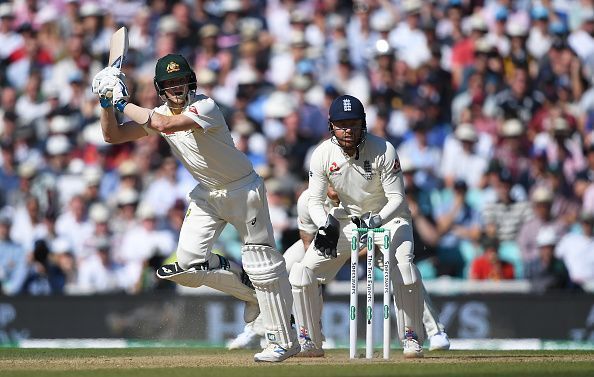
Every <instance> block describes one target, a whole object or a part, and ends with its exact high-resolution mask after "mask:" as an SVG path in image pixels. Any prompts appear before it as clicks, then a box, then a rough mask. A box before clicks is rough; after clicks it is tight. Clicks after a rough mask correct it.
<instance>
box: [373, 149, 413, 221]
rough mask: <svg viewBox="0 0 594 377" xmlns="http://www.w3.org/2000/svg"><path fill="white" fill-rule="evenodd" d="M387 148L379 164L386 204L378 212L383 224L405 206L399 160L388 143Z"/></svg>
mask: <svg viewBox="0 0 594 377" xmlns="http://www.w3.org/2000/svg"><path fill="white" fill-rule="evenodd" d="M386 144H387V148H386V152H385V154H384V156H383V161H380V162H381V169H382V171H381V183H382V187H383V189H384V193H385V195H386V198H387V199H388V203H386V205H385V206H384V208H382V209H381V210H380V212H379V216H380V218H381V219H382V221H383V222H386V220H390V219H392V218H394V216H395V215H396V214H397V213H399V212H401V211H403V210H404V208H405V207H406V206H407V203H406V200H405V197H404V179H403V177H402V169H401V168H400V160H399V158H398V155H397V154H396V150H395V149H394V147H393V146H392V144H390V143H389V142H386Z"/></svg>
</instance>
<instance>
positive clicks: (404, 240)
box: [289, 209, 424, 348]
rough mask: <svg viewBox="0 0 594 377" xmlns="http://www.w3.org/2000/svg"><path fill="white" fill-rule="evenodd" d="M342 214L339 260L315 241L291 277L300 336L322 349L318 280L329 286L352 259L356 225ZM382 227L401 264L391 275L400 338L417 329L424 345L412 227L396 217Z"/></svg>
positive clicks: (339, 214) (296, 264)
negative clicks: (323, 251) (318, 247)
mask: <svg viewBox="0 0 594 377" xmlns="http://www.w3.org/2000/svg"><path fill="white" fill-rule="evenodd" d="M341 211H344V210H342V209H339V210H337V211H335V212H334V216H335V217H336V218H337V219H338V220H339V222H340V228H341V234H340V238H339V240H338V248H337V257H336V258H330V257H326V256H321V255H319V254H318V252H317V251H316V250H315V247H314V242H312V244H311V245H310V247H309V249H308V250H307V252H306V253H305V256H304V257H303V259H302V260H301V262H296V263H294V264H293V266H292V268H291V273H290V275H289V280H290V282H291V286H292V290H293V302H294V310H293V311H294V314H295V321H296V323H297V326H298V332H299V336H300V337H302V338H309V339H311V341H312V342H313V343H314V344H315V345H316V347H318V348H321V347H322V339H323V338H322V334H321V328H320V317H321V314H322V313H321V311H322V298H321V296H320V295H319V286H318V280H319V279H322V280H323V281H325V282H326V283H327V282H329V281H331V280H332V279H334V277H335V276H336V274H337V273H338V270H339V269H340V268H341V267H342V266H344V264H345V262H346V261H347V260H349V259H350V250H351V249H350V242H351V236H352V230H353V229H354V228H355V225H354V224H353V223H352V222H351V220H350V218H349V217H348V216H347V215H346V214H344V213H341ZM382 228H384V229H389V230H390V232H391V236H392V240H391V244H390V253H391V255H392V260H394V256H395V260H396V262H397V263H395V264H392V268H391V270H390V274H391V280H392V287H393V293H394V301H395V303H396V312H397V316H396V320H397V324H398V337H399V339H400V340H402V339H404V338H405V334H406V333H407V331H409V330H413V331H415V332H416V334H417V336H418V340H419V343H420V344H422V343H423V340H424V331H423V309H424V305H423V286H422V281H421V274H420V272H419V270H418V269H417V267H416V266H415V265H414V264H413V257H414V255H413V233H412V226H411V224H410V223H409V222H408V221H407V220H406V219H402V218H395V219H393V220H391V221H389V222H387V223H386V224H384V225H383V226H382ZM345 315H348V313H345Z"/></svg>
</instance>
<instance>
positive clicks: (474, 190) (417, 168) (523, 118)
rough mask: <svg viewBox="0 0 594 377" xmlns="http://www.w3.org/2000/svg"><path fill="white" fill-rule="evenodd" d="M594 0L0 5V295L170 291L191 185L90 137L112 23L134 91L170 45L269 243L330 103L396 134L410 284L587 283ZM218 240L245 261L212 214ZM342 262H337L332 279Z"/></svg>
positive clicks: (122, 0) (155, 160)
mask: <svg viewBox="0 0 594 377" xmlns="http://www.w3.org/2000/svg"><path fill="white" fill-rule="evenodd" d="M593 3H594V2H593V1H592V0H534V1H530V0H520V1H510V0H484V1H481V0H433V1H420V0H404V1H399V0H392V1H390V0H369V1H360V2H359V1H355V2H353V1H338V0H302V1H298V0H268V1H266V0H221V1H204V0H186V1H170V0H152V1H151V0H148V1H142V0H117V1H116V0H105V1H92V0H15V1H12V2H6V1H0V104H1V105H0V106H1V109H0V149H1V153H0V285H1V288H2V294H7V295H14V294H32V295H46V294H85V293H108V292H126V293H138V292H145V291H151V290H155V289H171V286H167V285H163V284H161V283H159V282H157V281H155V279H154V270H155V268H156V267H158V266H159V265H160V264H161V263H163V262H164V261H165V260H168V259H169V260H171V258H172V256H174V255H175V248H176V244H177V238H178V234H179V230H180V226H181V224H182V221H183V218H184V215H185V210H186V205H187V193H188V192H189V191H190V190H191V189H192V188H193V186H194V185H195V184H196V183H195V182H194V181H193V179H192V177H191V176H190V175H189V174H188V173H187V172H186V171H185V170H184V168H183V167H182V166H181V165H180V164H179V163H178V162H177V161H176V160H175V159H173V158H172V157H171V152H170V151H169V147H168V146H167V144H166V142H165V141H164V140H163V139H161V138H159V137H146V138H143V139H141V140H139V141H137V142H135V143H127V144H123V145H109V144H106V143H105V142H104V141H103V139H102V135H101V131H100V125H99V122H98V116H99V109H100V108H99V104H98V100H97V98H96V97H95V96H93V95H92V93H91V90H90V82H91V80H92V78H93V76H94V74H95V73H97V72H98V71H99V70H100V69H101V68H103V67H104V66H105V65H106V62H107V55H108V52H109V38H110V36H111V34H112V33H113V32H114V31H115V30H116V29H117V28H118V27H120V26H122V25H125V26H127V27H128V29H129V37H130V50H129V53H128V55H127V56H126V60H125V63H124V67H123V71H124V72H125V74H126V81H127V84H128V86H129V88H130V90H131V93H132V101H133V102H134V103H137V104H139V105H141V106H144V107H149V108H152V107H154V106H158V105H160V100H159V98H158V97H157V95H156V92H155V89H154V86H153V82H152V80H153V75H154V66H155V62H156V60H157V58H158V57H160V56H163V55H165V54H168V53H180V54H183V55H184V56H185V57H186V58H187V59H188V60H189V61H190V62H191V64H192V65H193V67H194V69H195V71H196V74H197V80H198V88H199V89H198V90H199V91H200V92H203V93H205V94H207V95H209V96H211V97H212V98H214V99H215V100H216V102H217V103H218V105H219V106H220V108H221V109H222V111H223V113H224V114H225V117H226V119H227V122H228V125H229V127H230V129H231V131H232V135H233V137H234V140H235V142H236V145H237V147H238V148H239V149H240V150H242V151H243V152H245V153H246V154H247V155H248V156H249V158H250V159H251V161H252V162H253V164H254V167H255V169H256V171H257V172H258V173H259V174H260V175H262V176H263V177H264V178H265V180H266V186H267V189H268V196H269V198H268V199H269V205H270V212H271V218H272V222H273V226H274V230H275V235H276V240H277V243H278V247H279V249H280V250H281V251H284V250H286V248H287V247H288V246H290V245H291V244H292V243H293V242H294V241H295V240H297V239H298V232H297V223H296V221H297V220H296V216H297V214H296V210H295V204H296V201H297V198H298V196H299V194H300V193H301V192H302V191H303V190H304V189H305V188H306V187H307V171H308V166H309V156H310V154H311V151H312V149H313V148H314V147H315V146H316V145H317V143H319V142H320V141H321V140H323V139H324V138H326V137H328V128H327V110H328V106H329V104H330V102H331V101H332V99H333V98H334V97H336V96H338V95H340V94H343V93H348V94H352V95H354V96H356V97H358V98H359V99H361V101H362V102H363V103H364V104H365V106H366V112H367V124H368V130H369V132H371V133H373V134H376V135H379V136H382V137H385V138H387V139H388V140H390V141H391V142H392V143H393V144H394V146H395V147H396V148H397V150H398V153H399V156H400V159H401V166H402V169H403V173H404V177H405V183H406V189H407V194H408V201H409V206H410V208H411V212H412V215H413V222H414V229H415V242H416V243H415V249H416V258H417V260H416V262H417V264H418V265H419V267H420V269H421V271H422V274H423V276H424V278H425V279H427V280H428V279H432V278H436V277H440V276H450V277H452V278H459V279H481V280H495V281H499V280H506V279H528V280H529V281H530V282H531V286H532V287H533V289H534V290H535V291H539V292H542V291H549V290H561V289H563V290H581V289H584V288H588V287H592V286H593V283H594V235H593V226H594V181H593V178H594V133H593V125H594V90H593V89H591V83H592V80H593V79H594V4H593ZM215 250H216V252H219V253H222V254H225V255H227V256H229V257H230V258H234V259H238V258H239V257H240V243H239V240H238V237H237V234H236V233H235V231H234V229H233V228H231V227H227V228H226V229H225V230H224V232H223V234H222V235H221V238H220V239H219V241H218V242H217V244H216V245H215ZM338 279H345V280H347V279H348V274H344V275H343V274H339V275H338Z"/></svg>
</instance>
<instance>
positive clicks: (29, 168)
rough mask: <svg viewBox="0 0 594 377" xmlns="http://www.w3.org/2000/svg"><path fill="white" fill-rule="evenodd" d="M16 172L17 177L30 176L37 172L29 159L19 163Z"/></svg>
mask: <svg viewBox="0 0 594 377" xmlns="http://www.w3.org/2000/svg"><path fill="white" fill-rule="evenodd" d="M17 172H18V174H19V177H22V178H31V177H33V176H34V175H35V173H37V166H36V165H35V164H34V163H32V162H30V161H24V162H22V163H21V164H20V165H19V168H18V171H17Z"/></svg>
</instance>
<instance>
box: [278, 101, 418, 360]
mask: <svg viewBox="0 0 594 377" xmlns="http://www.w3.org/2000/svg"><path fill="white" fill-rule="evenodd" d="M328 126H329V129H330V132H331V134H332V137H331V138H330V139H328V140H326V141H324V142H323V143H321V144H320V145H319V146H318V147H317V148H316V149H315V150H314V152H313V154H312V157H311V165H310V172H309V194H310V198H309V201H308V209H309V214H310V216H311V219H312V220H313V222H314V223H315V225H316V227H317V229H318V230H317V232H316V235H315V238H314V240H313V242H312V244H311V245H310V246H309V249H308V251H307V252H306V253H305V256H304V257H303V259H302V260H301V261H300V262H296V263H295V264H293V266H292V268H291V272H290V275H289V280H290V282H291V285H292V291H293V301H294V314H295V321H296V324H297V326H298V333H299V342H300V343H301V348H302V352H303V350H309V352H310V353H312V354H323V352H319V351H318V352H315V350H316V349H319V350H321V348H322V340H323V338H322V333H321V328H320V316H321V311H322V297H321V295H320V294H319V288H318V280H319V279H323V280H325V281H330V280H332V279H333V278H334V276H335V275H336V273H337V272H338V270H339V269H340V268H341V267H342V266H343V265H344V263H345V262H346V260H348V259H349V258H350V252H349V251H350V239H351V234H352V230H353V229H354V228H355V227H362V228H379V227H383V228H386V229H389V230H390V231H391V235H392V240H391V245H390V253H392V254H391V255H392V259H393V258H394V256H395V258H396V261H397V264H396V265H395V267H393V268H392V270H391V276H392V287H393V292H394V296H395V297H394V299H395V302H396V306H397V324H398V337H399V339H400V340H401V342H402V346H403V349H404V356H405V357H407V358H417V357H422V356H423V348H422V344H423V337H424V331H423V309H424V305H423V285H422V281H421V274H420V273H419V270H418V269H417V267H416V266H415V265H414V263H413V257H414V256H413V235H412V226H411V215H410V211H409V209H408V204H407V202H406V198H405V193H404V183H403V178H402V172H401V169H400V162H399V160H398V156H397V154H396V150H395V149H394V147H393V146H392V144H390V143H389V142H388V141H387V140H385V139H382V138H380V137H377V136H374V135H370V134H369V135H368V134H367V127H366V120H365V111H364V108H363V104H362V103H361V102H360V101H359V100H358V99H357V98H355V97H353V96H350V95H343V96H340V97H338V98H336V99H335V100H334V101H333V102H332V104H331V106H330V109H329V117H328ZM329 184H330V185H332V187H334V189H335V190H336V192H337V194H338V197H339V199H340V203H341V207H342V208H343V211H330V212H327V210H326V207H325V206H324V203H325V202H326V198H327V187H328V185H329Z"/></svg>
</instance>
